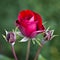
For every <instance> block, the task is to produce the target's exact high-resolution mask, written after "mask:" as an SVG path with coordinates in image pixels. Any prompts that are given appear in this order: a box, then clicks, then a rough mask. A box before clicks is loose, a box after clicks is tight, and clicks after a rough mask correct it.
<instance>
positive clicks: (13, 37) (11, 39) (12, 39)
mask: <svg viewBox="0 0 60 60" xmlns="http://www.w3.org/2000/svg"><path fill="white" fill-rule="evenodd" d="M6 41H7V42H9V43H11V44H14V43H15V41H16V34H15V33H14V32H7V31H6Z"/></svg>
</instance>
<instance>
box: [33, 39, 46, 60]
mask: <svg viewBox="0 0 60 60" xmlns="http://www.w3.org/2000/svg"><path fill="white" fill-rule="evenodd" d="M44 44H45V41H44V40H42V42H41V46H40V45H39V47H38V50H37V52H36V55H35V57H34V60H38V56H39V54H40V52H41V49H42V47H43V45H44Z"/></svg>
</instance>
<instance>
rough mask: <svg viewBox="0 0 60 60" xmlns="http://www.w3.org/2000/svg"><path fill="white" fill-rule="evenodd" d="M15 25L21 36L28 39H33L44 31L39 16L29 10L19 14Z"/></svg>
mask: <svg viewBox="0 0 60 60" xmlns="http://www.w3.org/2000/svg"><path fill="white" fill-rule="evenodd" d="M16 25H17V26H18V28H19V30H20V32H21V33H22V35H23V36H25V37H28V38H34V37H35V36H36V35H37V34H39V33H42V32H44V31H45V28H44V26H43V24H42V18H41V16H40V15H39V14H37V13H35V12H33V11H31V10H23V11H21V12H19V15H18V20H17V21H16Z"/></svg>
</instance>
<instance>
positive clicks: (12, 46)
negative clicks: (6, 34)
mask: <svg viewBox="0 0 60 60" xmlns="http://www.w3.org/2000/svg"><path fill="white" fill-rule="evenodd" d="M11 49H12V53H13V55H14V58H15V60H18V59H17V56H16V53H15V49H14V45H11Z"/></svg>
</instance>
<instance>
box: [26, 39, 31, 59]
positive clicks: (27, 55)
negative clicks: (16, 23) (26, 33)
mask: <svg viewBox="0 0 60 60" xmlns="http://www.w3.org/2000/svg"><path fill="white" fill-rule="evenodd" d="M29 53H30V40H29V41H28V46H27V53H26V60H28V59H29Z"/></svg>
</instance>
